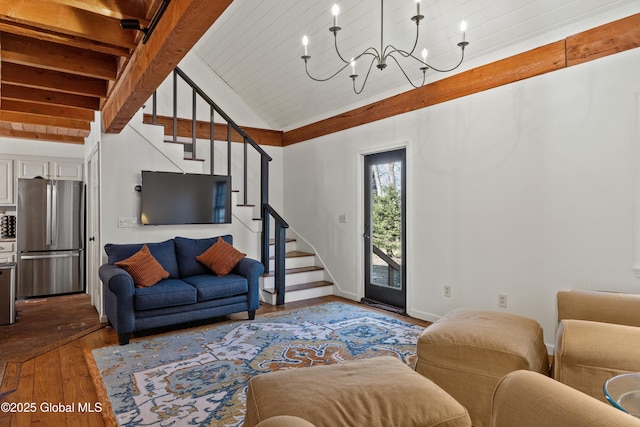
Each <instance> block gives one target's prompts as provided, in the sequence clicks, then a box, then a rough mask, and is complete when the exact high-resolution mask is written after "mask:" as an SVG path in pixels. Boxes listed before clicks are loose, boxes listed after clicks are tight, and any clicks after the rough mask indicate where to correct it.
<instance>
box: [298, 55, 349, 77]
mask: <svg viewBox="0 0 640 427" xmlns="http://www.w3.org/2000/svg"><path fill="white" fill-rule="evenodd" d="M348 66H349V63H346V64H345V65H344V66H343V67H342V68H340V69H339V70H338V71H336V72H335V73H333V74H332V75H331V76H330V77H327V78H326V79H319V78H315V77H313V76H312V75H311V74H309V68H308V66H307V60H306V59H305V61H304V71H305V72H306V73H307V76H308V77H309V78H310V79H311V80H315V81H317V82H326V81H327V80H331V79H332V78H334V77H335V76H337V75H338V74H340V72H341V71H342V70H344V69H345V68H347V67H348Z"/></svg>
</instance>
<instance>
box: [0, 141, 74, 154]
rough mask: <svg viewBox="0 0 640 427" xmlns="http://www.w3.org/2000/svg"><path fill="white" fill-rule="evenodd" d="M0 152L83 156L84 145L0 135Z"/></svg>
mask: <svg viewBox="0 0 640 427" xmlns="http://www.w3.org/2000/svg"><path fill="white" fill-rule="evenodd" d="M0 153H1V154H6V155H26V156H39V157H49V156H50V157H73V158H79V159H83V158H84V145H82V144H66V143H62V142H48V141H36V140H31V139H17V138H7V137H0Z"/></svg>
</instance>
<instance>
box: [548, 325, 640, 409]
mask: <svg viewBox="0 0 640 427" xmlns="http://www.w3.org/2000/svg"><path fill="white" fill-rule="evenodd" d="M637 371H640V328H638V327H635V326H626V325H615V324H611V323H602V322H590V321H587V320H573V319H568V320H562V321H561V322H560V324H559V325H558V331H557V335H556V346H555V354H554V361H553V377H554V378H555V379H556V380H558V381H560V382H562V383H564V384H567V385H569V386H571V387H573V388H576V389H578V390H580V391H582V392H583V393H586V394H588V395H590V396H592V397H595V398H596V399H598V400H602V401H605V397H604V393H603V391H602V388H603V386H604V383H605V382H606V381H607V380H608V379H609V378H612V377H614V376H616V375H619V374H623V373H629V372H637Z"/></svg>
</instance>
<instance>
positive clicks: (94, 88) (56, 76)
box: [0, 62, 107, 98]
mask: <svg viewBox="0 0 640 427" xmlns="http://www.w3.org/2000/svg"><path fill="white" fill-rule="evenodd" d="M0 70H1V71H0V72H1V73H2V74H1V78H2V81H3V82H4V83H10V84H13V85H16V86H23V87H30V88H34V89H53V90H57V91H59V92H66V93H72V94H76V95H85V96H91V97H100V98H106V96H107V83H106V81H105V80H100V79H96V78H92V77H85V76H74V75H72V74H68V73H61V72H59V71H50V70H44V69H42V68H34V67H28V66H25V65H19V64H12V63H10V62H2V63H1V64H0Z"/></svg>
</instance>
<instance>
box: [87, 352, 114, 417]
mask: <svg viewBox="0 0 640 427" xmlns="http://www.w3.org/2000/svg"><path fill="white" fill-rule="evenodd" d="M83 352H84V359H85V361H86V363H87V367H88V368H89V374H91V380H92V381H93V385H94V387H95V389H96V393H97V395H98V399H99V400H100V402H101V403H102V412H101V414H102V419H103V420H104V424H105V427H118V422H117V421H116V416H115V414H114V412H113V408H112V407H111V402H110V401H109V395H108V394H107V389H106V388H105V387H104V383H103V382H102V377H101V375H100V369H98V365H97V364H96V361H95V359H94V358H93V352H92V351H91V350H90V349H88V348H85V349H84V351H83Z"/></svg>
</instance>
